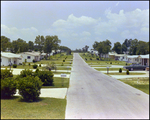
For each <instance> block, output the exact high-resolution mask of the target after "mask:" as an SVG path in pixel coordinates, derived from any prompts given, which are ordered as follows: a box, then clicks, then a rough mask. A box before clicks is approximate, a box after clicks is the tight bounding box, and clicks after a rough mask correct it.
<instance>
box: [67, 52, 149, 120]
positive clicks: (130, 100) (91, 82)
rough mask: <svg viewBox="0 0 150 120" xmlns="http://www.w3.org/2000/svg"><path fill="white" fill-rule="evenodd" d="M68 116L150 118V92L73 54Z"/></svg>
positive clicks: (79, 117) (68, 93) (68, 92)
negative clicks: (117, 77)
mask: <svg viewBox="0 0 150 120" xmlns="http://www.w3.org/2000/svg"><path fill="white" fill-rule="evenodd" d="M65 118H66V119H69V118H77V119H83V118H89V119H90V118H91V119H92V118H106V119H108V118H114V119H115V118H149V95H147V94H145V93H144V92H142V91H140V90H137V89H135V88H133V87H131V86H129V85H126V84H124V83H123V82H120V81H118V80H117V79H115V78H112V77H109V76H107V75H105V74H103V73H101V72H98V71H96V70H94V69H93V68H91V67H89V66H88V65H87V64H86V63H85V62H84V60H83V59H82V58H81V57H80V56H79V54H77V53H74V57H73V68H72V72H71V76H70V87H69V89H68V91H67V106H66V114H65Z"/></svg>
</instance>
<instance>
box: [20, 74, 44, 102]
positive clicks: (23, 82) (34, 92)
mask: <svg viewBox="0 0 150 120" xmlns="http://www.w3.org/2000/svg"><path fill="white" fill-rule="evenodd" d="M41 87H42V82H41V80H40V79H39V78H38V77H33V76H27V77H24V78H21V79H20V80H19V82H18V89H19V94H20V95H21V96H22V97H23V99H24V100H25V101H28V102H32V101H35V100H37V99H38V98H39V95H40V89H41Z"/></svg>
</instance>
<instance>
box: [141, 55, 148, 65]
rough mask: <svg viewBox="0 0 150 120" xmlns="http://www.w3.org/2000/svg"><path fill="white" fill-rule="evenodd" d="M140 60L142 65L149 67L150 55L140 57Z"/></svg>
mask: <svg viewBox="0 0 150 120" xmlns="http://www.w3.org/2000/svg"><path fill="white" fill-rule="evenodd" d="M139 59H140V62H141V64H142V65H147V66H149V54H147V55H139Z"/></svg>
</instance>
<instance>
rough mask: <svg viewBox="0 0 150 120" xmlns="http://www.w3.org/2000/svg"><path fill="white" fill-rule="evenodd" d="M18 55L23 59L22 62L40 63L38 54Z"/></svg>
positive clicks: (23, 53) (24, 53) (25, 53)
mask: <svg viewBox="0 0 150 120" xmlns="http://www.w3.org/2000/svg"><path fill="white" fill-rule="evenodd" d="M20 55H22V57H23V59H22V62H25V60H26V62H33V60H34V61H40V52H34V51H32V52H22V53H20Z"/></svg>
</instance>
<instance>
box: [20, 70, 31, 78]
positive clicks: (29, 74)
mask: <svg viewBox="0 0 150 120" xmlns="http://www.w3.org/2000/svg"><path fill="white" fill-rule="evenodd" d="M32 75H33V72H32V70H29V69H25V70H22V71H21V72H20V75H19V77H21V78H22V77H27V76H32Z"/></svg>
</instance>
